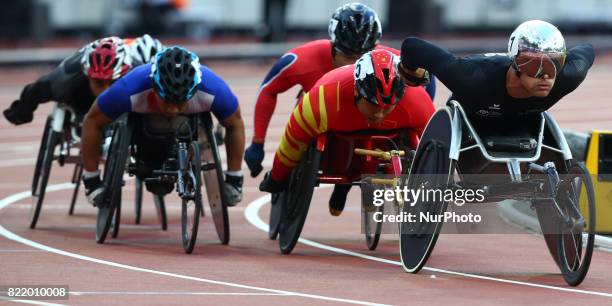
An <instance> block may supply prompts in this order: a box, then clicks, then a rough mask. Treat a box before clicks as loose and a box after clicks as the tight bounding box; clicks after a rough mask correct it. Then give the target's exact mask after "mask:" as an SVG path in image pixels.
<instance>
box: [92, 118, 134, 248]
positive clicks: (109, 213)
mask: <svg viewBox="0 0 612 306" xmlns="http://www.w3.org/2000/svg"><path fill="white" fill-rule="evenodd" d="M126 120H127V119H124V118H122V119H119V120H118V121H116V122H115V123H114V124H113V125H114V126H113V136H112V139H111V143H110V146H109V152H113V154H109V156H108V158H107V159H106V164H105V165H104V186H105V192H104V200H103V203H102V205H101V207H99V208H98V216H97V219H96V242H98V243H104V240H106V235H107V234H108V230H109V229H110V227H111V225H112V221H113V220H114V219H116V216H115V210H116V209H117V207H119V203H120V202H121V187H122V186H123V172H124V171H125V166H126V162H127V158H128V153H129V152H128V151H129V145H130V141H131V136H132V128H131V125H129V123H128V122H127V121H126ZM117 224H118V223H117Z"/></svg>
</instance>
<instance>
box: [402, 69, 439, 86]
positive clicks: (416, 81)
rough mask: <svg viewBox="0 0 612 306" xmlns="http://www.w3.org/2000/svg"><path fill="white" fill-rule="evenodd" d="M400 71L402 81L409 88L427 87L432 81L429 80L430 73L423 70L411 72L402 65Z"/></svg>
mask: <svg viewBox="0 0 612 306" xmlns="http://www.w3.org/2000/svg"><path fill="white" fill-rule="evenodd" d="M398 71H399V74H400V76H401V78H402V81H403V82H404V84H406V85H408V86H413V87H416V86H427V84H429V82H430V81H431V80H430V78H429V71H427V70H425V69H422V68H417V69H415V70H410V69H408V68H405V67H404V66H403V65H402V64H400V65H399V69H398Z"/></svg>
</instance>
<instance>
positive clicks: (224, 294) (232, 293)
mask: <svg viewBox="0 0 612 306" xmlns="http://www.w3.org/2000/svg"><path fill="white" fill-rule="evenodd" d="M70 295H77V296H82V295H218V296H292V295H291V294H285V293H257V292H189V291H179V292H171V291H70Z"/></svg>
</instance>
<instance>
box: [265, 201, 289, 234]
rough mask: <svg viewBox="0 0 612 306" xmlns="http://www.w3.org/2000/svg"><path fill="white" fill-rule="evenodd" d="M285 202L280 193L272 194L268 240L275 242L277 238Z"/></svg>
mask: <svg viewBox="0 0 612 306" xmlns="http://www.w3.org/2000/svg"><path fill="white" fill-rule="evenodd" d="M284 201H285V199H284V197H283V194H282V193H275V194H272V198H271V199H270V222H268V224H269V227H268V238H269V239H270V240H276V237H278V228H279V225H280V220H281V213H282V206H283V205H285V204H283V202H284Z"/></svg>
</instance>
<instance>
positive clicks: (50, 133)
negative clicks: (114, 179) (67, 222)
mask: <svg viewBox="0 0 612 306" xmlns="http://www.w3.org/2000/svg"><path fill="white" fill-rule="evenodd" d="M80 122H81V120H80V119H79V118H78V116H77V113H76V112H75V110H74V109H72V108H71V107H70V106H68V105H65V104H61V103H56V104H55V106H54V107H53V111H52V113H51V114H50V115H49V116H48V117H47V121H46V123H45V127H44V130H43V135H42V139H41V142H40V147H39V149H38V157H37V158H36V166H35V167H34V175H33V177H32V187H31V189H32V197H33V201H32V205H31V209H30V228H32V229H34V228H36V224H37V223H38V218H39V216H40V212H41V210H42V205H43V202H44V199H45V191H46V189H47V183H48V182H49V175H50V174H51V167H52V166H53V161H54V160H57V163H58V164H59V165H60V167H63V166H64V165H65V164H75V167H74V170H73V174H72V179H71V182H72V183H73V184H75V188H74V190H73V193H72V199H71V201H70V209H69V211H68V214H70V215H72V214H73V212H74V204H75V202H76V198H77V195H78V192H79V186H80V184H81V174H82V172H83V165H82V163H81V156H80V143H81V137H80Z"/></svg>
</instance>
